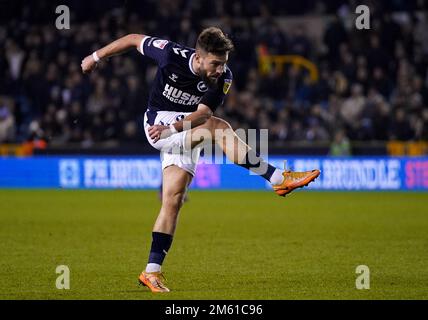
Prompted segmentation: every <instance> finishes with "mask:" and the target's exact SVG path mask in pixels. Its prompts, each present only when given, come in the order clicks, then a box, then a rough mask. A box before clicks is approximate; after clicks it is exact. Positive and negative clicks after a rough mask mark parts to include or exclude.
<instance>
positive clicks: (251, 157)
mask: <svg viewBox="0 0 428 320" xmlns="http://www.w3.org/2000/svg"><path fill="white" fill-rule="evenodd" d="M238 165H239V166H241V167H243V168H245V169H247V170H251V171H252V172H254V173H255V174H258V175H259V176H261V177H263V178H265V179H266V180H267V181H270V178H271V177H272V175H273V173H274V172H275V170H276V168H275V167H274V166H272V165H270V164H269V163H267V162H266V161H265V160H263V158H262V157H260V154H259V153H258V152H255V151H254V150H249V151H248V153H247V154H246V155H245V160H244V163H238Z"/></svg>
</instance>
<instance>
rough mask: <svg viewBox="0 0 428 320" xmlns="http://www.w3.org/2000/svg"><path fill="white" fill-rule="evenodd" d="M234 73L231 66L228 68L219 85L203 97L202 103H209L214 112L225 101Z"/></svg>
mask: <svg viewBox="0 0 428 320" xmlns="http://www.w3.org/2000/svg"><path fill="white" fill-rule="evenodd" d="M232 81H233V74H232V71H230V69H229V68H227V69H226V72H225V74H224V76H222V77H221V78H220V81H219V83H218V85H217V86H216V87H214V88H210V89H208V91H207V92H206V93H205V94H204V96H203V97H202V100H201V102H200V103H202V104H205V105H207V106H208V107H209V108H210V109H211V111H212V112H214V111H215V110H217V108H218V107H219V106H221V105H222V104H223V103H224V100H225V98H226V96H227V94H228V93H229V90H230V87H231V86H232Z"/></svg>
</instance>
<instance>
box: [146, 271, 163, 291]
mask: <svg viewBox="0 0 428 320" xmlns="http://www.w3.org/2000/svg"><path fill="white" fill-rule="evenodd" d="M158 277H159V278H161V279H158ZM153 278H154V279H153ZM152 279H153V281H152ZM162 280H163V281H165V282H166V278H165V276H164V275H163V273H158V274H156V275H152V276H151V277H150V279H149V281H150V282H151V283H152V284H153V285H154V286H156V287H157V288H161V289H165V288H166V287H165V286H164V284H163V283H162V282H161V281H162Z"/></svg>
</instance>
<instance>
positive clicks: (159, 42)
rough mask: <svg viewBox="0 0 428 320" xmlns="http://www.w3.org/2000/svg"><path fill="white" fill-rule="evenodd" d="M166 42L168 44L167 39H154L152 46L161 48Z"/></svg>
mask: <svg viewBox="0 0 428 320" xmlns="http://www.w3.org/2000/svg"><path fill="white" fill-rule="evenodd" d="M167 44H168V40H155V41H153V47H156V48H159V49H161V50H163V49H164V48H165V46H166V45H167Z"/></svg>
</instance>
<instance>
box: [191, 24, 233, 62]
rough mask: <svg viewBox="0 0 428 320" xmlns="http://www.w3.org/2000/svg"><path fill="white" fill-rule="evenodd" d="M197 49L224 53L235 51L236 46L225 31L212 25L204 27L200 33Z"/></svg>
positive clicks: (218, 53) (216, 53) (219, 53)
mask: <svg viewBox="0 0 428 320" xmlns="http://www.w3.org/2000/svg"><path fill="white" fill-rule="evenodd" d="M196 49H202V50H204V51H205V52H208V53H212V54H215V55H223V54H226V53H228V52H229V51H233V49H234V46H233V43H232V40H230V39H229V38H228V37H227V36H226V35H225V34H224V33H223V31H221V30H220V29H219V28H216V27H210V28H207V29H204V30H203V31H202V32H201V34H200V35H199V37H198V41H197V42H196Z"/></svg>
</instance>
